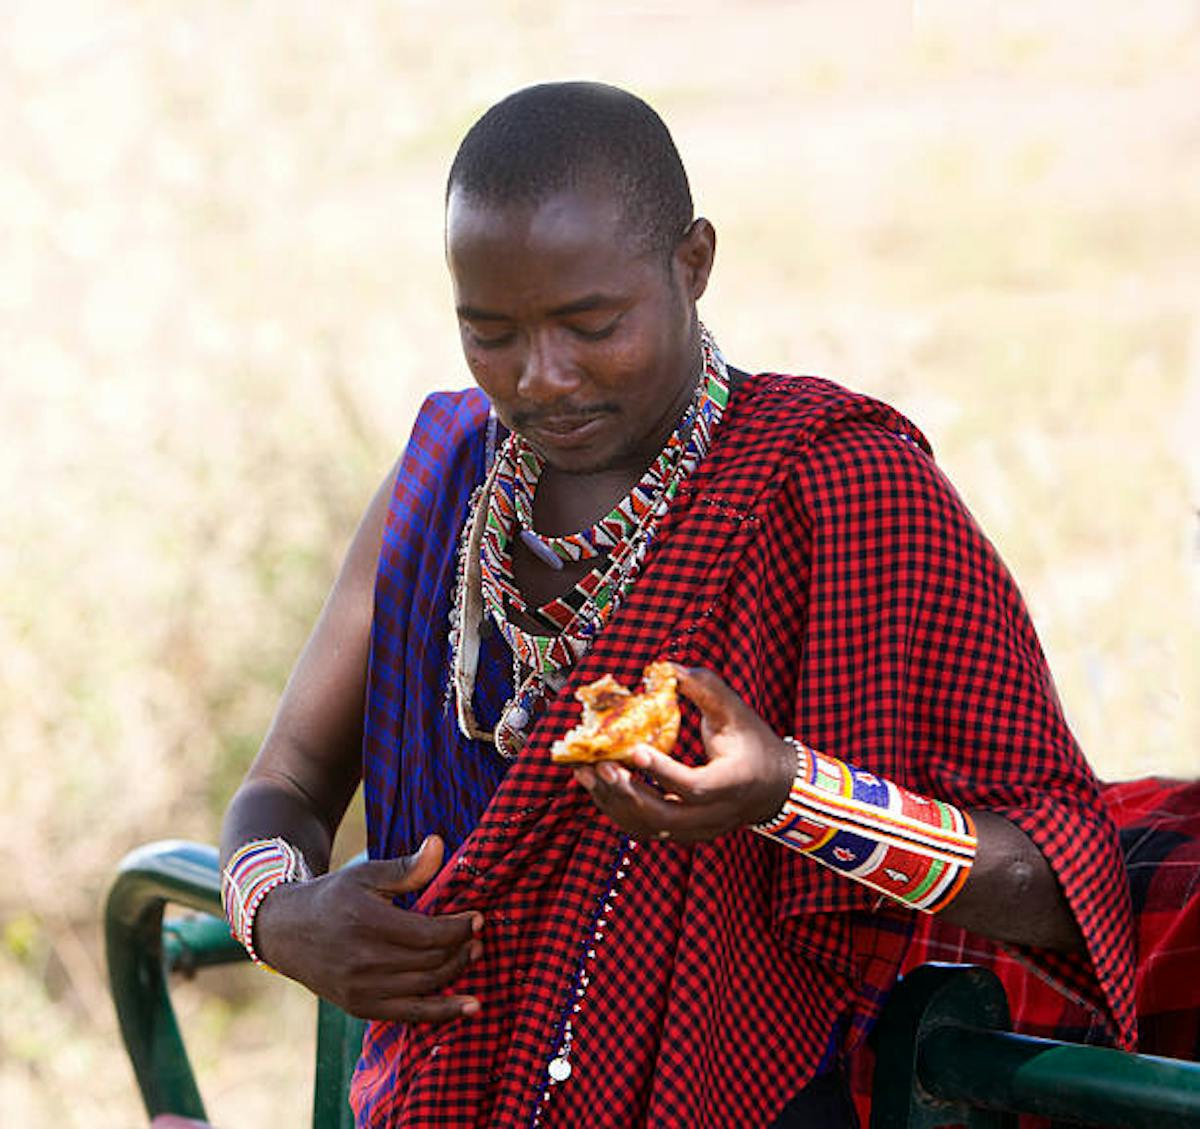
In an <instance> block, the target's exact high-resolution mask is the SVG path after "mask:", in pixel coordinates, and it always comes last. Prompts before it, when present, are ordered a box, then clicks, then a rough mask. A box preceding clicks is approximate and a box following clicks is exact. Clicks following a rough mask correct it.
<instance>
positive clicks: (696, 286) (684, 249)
mask: <svg viewBox="0 0 1200 1129" xmlns="http://www.w3.org/2000/svg"><path fill="white" fill-rule="evenodd" d="M716 254H717V232H716V229H715V228H714V227H713V225H712V224H711V223H709V222H708V220H706V219H705V218H704V217H703V216H698V217H697V218H696V219H694V220H693V221H692V225H691V227H689V228H688V229H687V231H686V232H684V234H683V238H682V239H680V241H679V244H678V246H676V248H675V254H674V261H675V269H676V270H677V271H678V272H679V277H680V279H682V280H683V286H684V290H685V291H686V293H687V295H688V297H689V298H690V299H691V300H692V301H693V302H695V301H698V300H699V298H700V296H701V295H702V294H703V293H704V291H705V290H707V289H708V276H709V275H710V274H711V273H712V268H713V260H714V259H715V258H716Z"/></svg>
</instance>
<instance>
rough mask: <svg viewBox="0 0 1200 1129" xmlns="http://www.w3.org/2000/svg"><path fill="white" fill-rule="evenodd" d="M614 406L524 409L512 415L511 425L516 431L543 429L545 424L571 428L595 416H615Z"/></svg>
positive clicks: (595, 405)
mask: <svg viewBox="0 0 1200 1129" xmlns="http://www.w3.org/2000/svg"><path fill="white" fill-rule="evenodd" d="M617 410H618V409H617V406H616V405H615V404H587V405H585V406H572V405H567V404H563V405H557V406H555V407H553V408H537V409H525V410H524V411H515V412H513V413H512V425H513V428H514V429H515V430H517V431H526V430H528V429H530V428H538V427H544V426H546V425H547V424H550V425H553V426H555V427H564V426H567V427H569V426H571V425H572V424H582V423H587V421H588V420H592V419H595V418H596V417H597V416H605V415H615V414H616V413H617Z"/></svg>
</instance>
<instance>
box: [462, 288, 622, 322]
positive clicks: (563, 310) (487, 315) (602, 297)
mask: <svg viewBox="0 0 1200 1129" xmlns="http://www.w3.org/2000/svg"><path fill="white" fill-rule="evenodd" d="M617 305H620V300H619V299H618V298H616V297H615V296H613V295H611V294H588V295H586V296H585V297H583V298H577V299H576V300H575V301H574V302H567V303H565V304H564V305H561V306H555V307H554V309H552V310H550V311H549V313H550V316H551V317H554V318H562V317H570V316H571V315H572V314H585V313H588V312H589V311H590V310H605V309H611V308H612V307H613V306H617ZM457 310H458V316H459V317H460V318H466V320H467V321H511V320H512V319H511V318H510V317H509V316H508V315H507V314H500V313H496V312H494V311H492V310H481V309H479V308H478V307H476V306H459V307H457Z"/></svg>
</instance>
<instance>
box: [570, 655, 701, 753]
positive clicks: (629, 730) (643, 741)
mask: <svg viewBox="0 0 1200 1129" xmlns="http://www.w3.org/2000/svg"><path fill="white" fill-rule="evenodd" d="M675 683H676V678H675V672H674V671H673V670H672V669H671V664H670V663H661V662H659V663H651V664H650V665H649V666H648V667H646V669H645V670H644V671H643V672H642V691H641V692H640V693H637V694H635V693H633V692H632V691H630V690H626V689H625V687H624V686H622V685H621V684H620V683H619V682H618V681H617V680H616V679H615V678H613V676H612V675H611V674H606V675H604V676H603V677H602V678H597V679H596V681H595V682H590V683H588V685H586V686H580V687H579V689H578V690H576V691H575V697H576V699H577V700H578V701H580V702H581V703H583V716H582V717H581V718H580V720H579V724H578V725H577V726H575V728H574V729H572V730H570V731H568V732H567V733H566V734H565V735H564V736H563V738H562V739H561V740H559V741H555V742H554V744H553V745H552V746H551V748H550V759H551V760H553V761H556V762H557V763H559V764H592V763H594V762H595V761H613V760H617V761H619V760H628V759H629V756H630V754H631V753H632V752H633V750H634V747H635V746H637V745H653V746H654V747H655V748H656V749H658V750H659V752H662V753H669V752H670V751H671V750H672V749H673V748H674V747H675V740H676V738H677V737H678V736H679V700H678V699H677V698H676V696H675Z"/></svg>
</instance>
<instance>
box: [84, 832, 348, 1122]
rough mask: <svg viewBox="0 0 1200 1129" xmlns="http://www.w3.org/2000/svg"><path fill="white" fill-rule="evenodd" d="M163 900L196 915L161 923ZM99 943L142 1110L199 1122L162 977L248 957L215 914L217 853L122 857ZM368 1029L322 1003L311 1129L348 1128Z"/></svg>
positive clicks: (155, 846) (199, 1108) (164, 847)
mask: <svg viewBox="0 0 1200 1129" xmlns="http://www.w3.org/2000/svg"><path fill="white" fill-rule="evenodd" d="M168 903H170V904H172V905H177V906H183V907H185V908H187V909H191V910H195V911H197V916H194V917H185V918H179V919H175V920H169V921H167V922H165V923H164V921H163V910H164V909H165V907H166V906H167V904H168ZM104 939H105V948H106V951H107V954H108V978H109V986H110V988H111V991H112V997H113V1003H114V1004H115V1006H116V1009H117V1021H118V1023H119V1024H120V1027H121V1037H122V1038H123V1039H124V1040H125V1049H126V1050H127V1051H128V1052H129V1059H130V1062H131V1063H132V1064H133V1071H134V1074H135V1076H136V1077H137V1083H138V1088H139V1089H140V1090H141V1093H142V1101H143V1102H144V1104H145V1106H146V1112H147V1113H148V1114H149V1115H150V1116H151V1117H154V1116H156V1115H157V1114H160V1113H177V1114H181V1115H183V1116H184V1117H194V1118H199V1119H203V1118H204V1117H205V1116H206V1115H205V1111H204V1102H203V1101H202V1100H201V1098H200V1091H199V1089H198V1088H197V1086H196V1080H195V1076H194V1075H193V1073H192V1066H191V1063H190V1062H189V1061H188V1056H187V1050H186V1048H185V1047H184V1044H183V1038H182V1036H181V1035H180V1032H179V1025H178V1023H177V1022H176V1020H175V1010H174V1008H173V1007H172V1006H171V995H170V991H169V986H168V978H169V976H170V974H171V973H172V972H182V973H185V974H188V973H191V972H194V971H195V970H196V969H198V968H203V967H206V966H208V965H214V964H228V963H229V962H231V961H242V960H245V959H247V958H246V953H245V950H244V949H243V948H242V947H241V945H239V944H238V943H237V942H236V941H235V940H234V939H233V938H232V937H231V936H230V934H229V927H228V925H226V924H225V918H224V915H223V914H222V912H221V879H220V870H219V867H218V865H217V852H216V850H215V849H214V848H213V847H209V846H204V845H201V844H199V843H188V842H183V841H180V840H169V841H166V842H160V843H151V844H149V845H148V846H145V847H141V848H139V849H138V850H136V851H133V852H132V853H131V854H129V855H127V856H126V857H125V859H123V860H122V862H121V864H120V865H119V867H118V868H117V875H116V878H115V879H114V881H113V884H112V887H111V889H110V890H109V894H108V902H107V904H106V907H105V914H104ZM365 1026H366V1025H365V1024H364V1023H363V1022H362V1020H359V1019H354V1018H352V1017H350V1016H348V1015H347V1014H346V1013H345V1012H343V1011H341V1010H340V1009H339V1008H336V1007H334V1006H333V1005H332V1004H330V1003H327V1002H326V1001H325V1000H320V1001H318V1004H317V1063H316V1073H315V1078H314V1084H313V1121H312V1124H313V1129H353V1125H354V1120H353V1117H352V1116H351V1113H350V1106H349V1104H348V1102H347V1101H346V1093H347V1089H348V1086H349V1080H350V1073H351V1071H352V1070H353V1069H354V1063H355V1062H356V1061H357V1059H358V1050H359V1047H360V1046H361V1045H362V1036H363V1030H364V1028H365Z"/></svg>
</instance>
